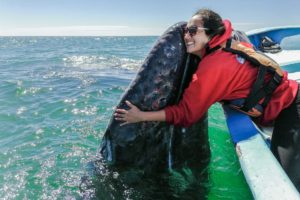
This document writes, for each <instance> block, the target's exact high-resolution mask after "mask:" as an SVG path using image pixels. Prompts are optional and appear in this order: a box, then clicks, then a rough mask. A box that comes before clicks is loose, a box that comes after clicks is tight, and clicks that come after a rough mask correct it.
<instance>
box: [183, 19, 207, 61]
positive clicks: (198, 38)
mask: <svg viewBox="0 0 300 200" xmlns="http://www.w3.org/2000/svg"><path fill="white" fill-rule="evenodd" d="M204 30H205V29H204V27H203V23H202V20H201V17H200V16H199V15H195V16H193V17H192V18H191V20H190V21H189V22H188V24H187V30H186V32H185V34H184V41H185V46H186V49H187V52H188V53H191V54H195V55H197V56H200V57H201V50H202V49H203V48H204V47H205V45H206V44H207V43H208V41H209V38H208V36H207V35H206V34H205V31H204Z"/></svg>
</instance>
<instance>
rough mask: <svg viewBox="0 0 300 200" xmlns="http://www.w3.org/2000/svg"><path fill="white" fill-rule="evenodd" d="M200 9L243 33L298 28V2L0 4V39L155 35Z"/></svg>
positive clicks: (58, 0) (41, 0) (30, 0)
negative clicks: (9, 37)
mask: <svg viewBox="0 0 300 200" xmlns="http://www.w3.org/2000/svg"><path fill="white" fill-rule="evenodd" d="M203 7H205V8H210V9H213V10H214V11H216V12H218V13H219V14H220V15H221V16H222V17H223V18H227V19H230V20H231V21H232V23H233V25H234V27H235V28H236V29H240V30H244V31H247V30H251V29H254V28H262V27H268V26H283V25H284V26H286V25H299V26H300V0H280V1H275V0H248V1H245V0H181V1H178V0H177V1H176V0H147V1H146V0H94V1H92V0H0V35H95V36H101V35H160V34H161V33H162V32H163V31H164V30H165V29H166V28H167V27H168V26H170V25H172V24H174V23H176V22H178V21H187V20H188V19H189V18H190V17H191V16H192V15H193V14H194V13H195V11H196V10H197V9H199V8H203Z"/></svg>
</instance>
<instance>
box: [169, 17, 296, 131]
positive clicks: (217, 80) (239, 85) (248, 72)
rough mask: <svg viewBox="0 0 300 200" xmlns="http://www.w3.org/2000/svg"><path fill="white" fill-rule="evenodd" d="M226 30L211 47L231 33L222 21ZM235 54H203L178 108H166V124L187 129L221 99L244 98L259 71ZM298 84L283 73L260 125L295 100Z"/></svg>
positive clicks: (214, 40) (270, 120) (272, 118)
mask: <svg viewBox="0 0 300 200" xmlns="http://www.w3.org/2000/svg"><path fill="white" fill-rule="evenodd" d="M224 24H225V28H226V31H225V33H224V34H223V35H221V36H216V37H214V38H213V39H212V40H211V41H210V42H209V46H210V47H211V48H213V47H215V46H217V45H220V44H222V43H223V42H225V41H226V40H227V39H228V38H229V37H230V36H231V32H232V27H231V23H230V22H229V21H228V20H224ZM240 62H241V61H240V60H238V59H237V55H234V54H232V53H229V52H225V51H222V50H217V51H215V52H213V53H211V54H208V55H205V52H204V51H203V57H202V60H201V62H200V63H199V66H198V69H197V71H196V72H195V74H194V75H193V79H192V81H191V83H190V84H189V87H188V88H187V89H186V90H185V91H184V94H183V98H182V100H181V101H180V102H179V104H178V105H173V106H168V107H166V108H165V109H164V110H165V113H166V121H167V122H168V123H172V124H175V125H181V126H184V127H187V126H190V125H192V124H193V123H195V122H196V121H197V120H199V119H200V118H201V117H202V115H203V114H204V113H205V112H207V110H208V108H209V107H210V106H211V105H212V104H214V103H216V102H220V101H222V100H233V99H240V98H246V97H247V96H248V94H249V92H250V89H251V87H252V85H253V83H254V81H255V80H256V76H257V73H258V68H257V67H254V66H252V65H251V64H250V63H249V62H248V61H244V62H241V63H240ZM297 90H298V83H297V82H296V81H294V80H289V79H288V78H287V72H284V77H283V80H282V83H281V84H280V85H279V86H278V88H277V89H276V90H275V91H274V93H273V95H272V98H271V100H270V102H269V103H268V105H267V107H266V108H265V110H264V113H263V116H262V117H261V123H262V124H267V123H270V122H272V121H273V120H274V119H275V118H276V117H277V116H278V115H279V113H280V111H281V110H283V109H284V108H287V107H288V106H289V105H290V104H291V103H292V102H293V100H294V99H295V97H296V94H297Z"/></svg>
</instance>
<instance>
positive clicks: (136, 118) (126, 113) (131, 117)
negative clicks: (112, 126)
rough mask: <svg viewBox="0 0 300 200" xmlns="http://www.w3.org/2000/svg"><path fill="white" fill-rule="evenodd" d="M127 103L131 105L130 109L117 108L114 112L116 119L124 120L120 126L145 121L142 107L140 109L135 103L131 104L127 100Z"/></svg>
mask: <svg viewBox="0 0 300 200" xmlns="http://www.w3.org/2000/svg"><path fill="white" fill-rule="evenodd" d="M125 103H126V104H127V105H128V106H129V108H130V109H129V110H125V109H116V112H115V114H114V116H115V120H117V121H123V122H124V123H122V124H120V126H123V125H125V124H130V123H137V122H141V121H143V118H142V116H143V112H142V111H140V109H138V108H137V107H136V106H135V105H133V104H131V103H130V102H129V101H125Z"/></svg>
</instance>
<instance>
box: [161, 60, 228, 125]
mask: <svg viewBox="0 0 300 200" xmlns="http://www.w3.org/2000/svg"><path fill="white" fill-rule="evenodd" d="M209 60H210V61H206V60H202V61H201V62H200V64H199V66H198V69H197V71H196V73H195V74H194V75H193V78H192V81H191V83H190V84H189V86H188V88H187V89H185V91H184V94H183V97H182V100H181V101H180V102H179V104H178V105H173V106H168V107H166V108H165V109H164V110H165V114H166V121H167V122H168V123H171V124H174V125H180V126H184V127H188V126H190V125H192V124H193V123H195V122H197V121H198V120H199V119H200V118H201V117H202V116H203V115H204V114H205V113H206V112H207V110H208V108H209V107H210V106H211V105H212V104H214V103H215V102H218V101H221V100H222V99H223V97H224V96H226V93H228V92H229V91H227V90H226V86H227V85H228V84H229V82H230V76H228V74H230V73H227V72H226V70H225V68H224V66H222V65H220V64H219V63H216V62H214V61H213V60H212V59H209Z"/></svg>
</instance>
